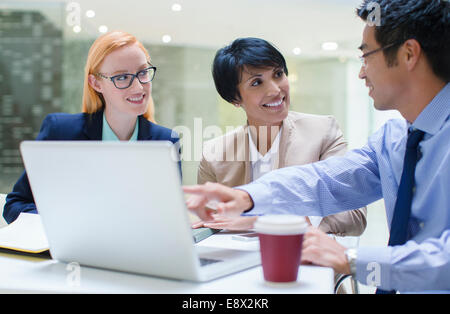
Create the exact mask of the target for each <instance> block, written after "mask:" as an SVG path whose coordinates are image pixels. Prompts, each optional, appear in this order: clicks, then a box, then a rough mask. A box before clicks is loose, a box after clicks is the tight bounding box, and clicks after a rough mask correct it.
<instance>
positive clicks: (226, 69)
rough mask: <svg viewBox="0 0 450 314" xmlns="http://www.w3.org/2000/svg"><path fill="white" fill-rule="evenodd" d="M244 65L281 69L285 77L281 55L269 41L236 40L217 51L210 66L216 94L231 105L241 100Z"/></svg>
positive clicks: (257, 39)
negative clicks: (239, 86) (240, 90)
mask: <svg viewBox="0 0 450 314" xmlns="http://www.w3.org/2000/svg"><path fill="white" fill-rule="evenodd" d="M245 66H253V67H256V68H268V67H273V68H280V69H283V71H284V72H285V73H286V75H288V69H287V66H286V61H285V60H284V57H283V55H282V54H281V53H280V52H279V51H278V50H277V49H276V48H275V47H274V46H273V45H271V44H270V43H269V42H267V41H265V40H264V39H260V38H238V39H236V40H234V41H233V42H232V43H231V44H230V45H228V46H226V47H223V48H221V49H219V50H218V51H217V53H216V56H215V58H214V62H213V66H212V74H213V78H214V83H215V85H216V89H217V92H218V93H219V94H220V96H221V97H222V98H223V99H225V100H226V101H228V102H230V103H233V102H236V101H240V100H241V95H240V93H239V90H238V85H239V83H240V82H241V79H242V71H243V70H244V67H245Z"/></svg>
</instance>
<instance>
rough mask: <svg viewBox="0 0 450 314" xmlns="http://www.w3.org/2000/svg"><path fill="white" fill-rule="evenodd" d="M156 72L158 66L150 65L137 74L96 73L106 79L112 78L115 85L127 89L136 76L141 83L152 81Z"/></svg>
mask: <svg viewBox="0 0 450 314" xmlns="http://www.w3.org/2000/svg"><path fill="white" fill-rule="evenodd" d="M155 73H156V67H154V66H150V67H148V68H145V69H143V70H139V71H137V72H136V74H131V73H123V74H118V75H114V76H106V75H104V74H102V73H97V74H96V75H98V76H100V77H102V78H104V79H110V80H111V81H112V82H113V84H114V86H115V87H116V88H118V89H125V88H128V87H130V86H131V84H133V81H134V79H135V78H137V79H138V80H139V82H140V83H141V84H147V83H150V82H151V81H152V80H153V78H154V77H155Z"/></svg>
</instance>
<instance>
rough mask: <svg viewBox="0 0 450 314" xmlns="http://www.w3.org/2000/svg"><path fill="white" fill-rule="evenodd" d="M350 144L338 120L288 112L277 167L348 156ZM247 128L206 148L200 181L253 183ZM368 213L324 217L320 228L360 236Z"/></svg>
mask: <svg viewBox="0 0 450 314" xmlns="http://www.w3.org/2000/svg"><path fill="white" fill-rule="evenodd" d="M346 150H347V143H346V142H345V140H344V138H343V134H342V132H341V130H340V128H339V125H338V123H337V121H336V119H335V118H334V117H332V116H319V115H311V114H304V113H298V112H292V111H291V112H289V114H288V116H287V117H286V119H284V121H283V129H282V133H281V138H280V145H279V150H278V154H277V156H278V160H276V161H275V165H277V164H278V166H277V167H276V168H277V169H278V168H283V167H288V166H294V165H304V164H309V163H312V162H316V161H320V160H324V159H326V158H328V157H330V156H339V155H343V154H345V152H346ZM251 171H252V166H251V162H250V158H249V142H248V125H246V126H241V127H239V128H237V129H235V130H234V131H232V132H229V133H227V134H225V135H223V136H221V137H218V138H215V139H212V140H209V141H207V142H205V143H204V146H203V158H202V160H201V162H200V165H199V168H198V175H197V182H198V183H199V184H203V183H205V182H208V181H209V182H218V183H222V184H224V185H226V186H229V187H234V186H238V185H243V184H247V183H250V181H251ZM366 215H367V210H366V208H365V207H364V208H361V209H357V210H351V211H346V212H342V213H339V214H334V215H330V216H327V217H324V218H323V219H322V221H321V223H320V225H319V229H321V230H322V231H324V232H326V233H333V234H336V235H338V236H359V235H361V234H362V233H363V231H364V229H365V228H366V225H367V220H366Z"/></svg>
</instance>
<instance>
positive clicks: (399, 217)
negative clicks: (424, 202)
mask: <svg viewBox="0 0 450 314" xmlns="http://www.w3.org/2000/svg"><path fill="white" fill-rule="evenodd" d="M423 136H424V132H423V131H420V130H414V131H411V132H410V133H409V135H408V141H407V142H406V152H405V160H404V162H403V172H402V178H401V180H400V186H399V187H398V193H397V201H396V202H395V207H394V217H393V218H392V223H391V231H390V236H389V243H388V245H389V246H394V245H402V244H404V243H406V241H407V240H408V238H409V232H408V222H409V218H410V216H411V204H412V198H413V195H414V189H415V187H414V172H415V170H416V164H417V161H418V160H419V159H420V155H421V154H420V152H419V150H418V149H417V147H418V145H419V143H420V141H421V140H422V139H423ZM376 293H377V294H393V293H395V290H392V291H385V290H381V289H377V291H376Z"/></svg>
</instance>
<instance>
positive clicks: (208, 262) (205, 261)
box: [200, 258, 222, 267]
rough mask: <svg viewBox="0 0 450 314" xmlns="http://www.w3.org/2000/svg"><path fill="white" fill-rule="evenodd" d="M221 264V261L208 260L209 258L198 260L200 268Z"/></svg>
mask: <svg viewBox="0 0 450 314" xmlns="http://www.w3.org/2000/svg"><path fill="white" fill-rule="evenodd" d="M218 262H222V261H221V260H217V259H210V258H200V266H202V267H203V266H206V265H210V264H214V263H218Z"/></svg>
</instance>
